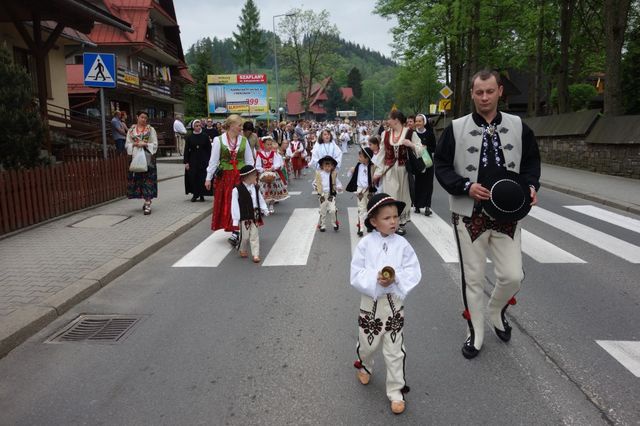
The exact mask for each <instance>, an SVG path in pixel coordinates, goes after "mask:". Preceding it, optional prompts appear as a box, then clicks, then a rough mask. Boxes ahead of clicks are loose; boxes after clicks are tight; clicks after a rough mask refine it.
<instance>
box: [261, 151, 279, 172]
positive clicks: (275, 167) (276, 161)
mask: <svg viewBox="0 0 640 426" xmlns="http://www.w3.org/2000/svg"><path fill="white" fill-rule="evenodd" d="M263 153H264V154H266V155H265V157H269V155H271V154H270V153H268V152H264V151H263ZM281 167H282V156H281V155H280V154H278V153H277V152H276V153H275V154H274V155H273V166H272V167H271V170H273V171H276V170H279V169H280V168H281ZM256 170H257V171H259V172H260V173H262V172H264V167H263V165H262V157H260V156H259V155H258V154H256Z"/></svg>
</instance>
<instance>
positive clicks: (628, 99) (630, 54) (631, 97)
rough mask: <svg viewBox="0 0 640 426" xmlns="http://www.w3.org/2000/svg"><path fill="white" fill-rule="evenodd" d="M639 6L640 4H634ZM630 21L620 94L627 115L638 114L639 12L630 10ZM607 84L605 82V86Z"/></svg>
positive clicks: (639, 77)
mask: <svg viewBox="0 0 640 426" xmlns="http://www.w3.org/2000/svg"><path fill="white" fill-rule="evenodd" d="M635 3H636V4H637V5H638V6H640V4H638V3H640V2H638V1H636V2H635ZM632 14H633V16H632V20H631V23H630V28H629V33H628V35H627V37H626V39H627V43H626V52H625V55H624V57H623V58H622V92H623V93H624V106H625V110H626V113H627V114H640V96H639V95H638V94H640V67H638V64H640V10H638V7H636V8H632ZM606 84H607V82H606V81H605V85H606Z"/></svg>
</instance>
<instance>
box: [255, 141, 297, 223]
mask: <svg viewBox="0 0 640 426" xmlns="http://www.w3.org/2000/svg"><path fill="white" fill-rule="evenodd" d="M262 143H263V146H264V149H261V150H259V151H258V153H257V154H256V170H258V172H259V173H260V183H261V185H260V191H261V192H262V196H263V197H264V200H265V201H266V202H267V206H268V207H269V213H270V214H273V213H274V208H273V205H274V204H275V202H276V201H282V200H286V199H287V198H289V193H288V192H287V184H286V179H285V177H284V174H283V173H282V166H283V165H284V164H283V160H282V157H281V156H280V154H278V153H277V152H276V146H277V144H276V143H275V141H274V140H273V138H272V137H271V136H266V137H264V138H263V139H262Z"/></svg>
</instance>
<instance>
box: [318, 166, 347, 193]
mask: <svg viewBox="0 0 640 426" xmlns="http://www.w3.org/2000/svg"><path fill="white" fill-rule="evenodd" d="M317 173H320V179H321V180H322V188H316V181H315V179H314V180H313V189H315V190H316V192H318V194H322V193H325V192H327V193H328V192H330V187H329V177H330V176H331V173H327V172H325V171H324V170H318V172H317ZM333 185H334V186H335V189H336V192H342V182H340V179H338V174H337V173H336V181H335V182H334V184H333Z"/></svg>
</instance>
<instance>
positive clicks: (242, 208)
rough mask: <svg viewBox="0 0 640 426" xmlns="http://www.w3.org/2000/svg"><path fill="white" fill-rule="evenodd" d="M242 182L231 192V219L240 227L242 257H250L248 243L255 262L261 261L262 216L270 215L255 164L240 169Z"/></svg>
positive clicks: (234, 224) (239, 247)
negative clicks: (260, 229) (259, 185)
mask: <svg viewBox="0 0 640 426" xmlns="http://www.w3.org/2000/svg"><path fill="white" fill-rule="evenodd" d="M240 180H241V182H240V184H238V185H236V186H235V187H234V188H233V191H232V192H231V219H232V221H233V226H237V227H239V228H240V241H239V243H238V249H239V250H240V257H248V256H249V253H248V252H247V245H251V255H252V256H253V262H254V263H259V262H260V235H259V233H258V229H259V228H258V227H260V226H262V225H263V222H262V216H268V215H269V209H268V207H267V203H266V202H265V201H264V198H263V197H262V193H261V192H260V188H259V187H258V172H257V171H256V169H255V168H254V167H253V166H248V165H247V166H244V167H243V168H241V169H240Z"/></svg>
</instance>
